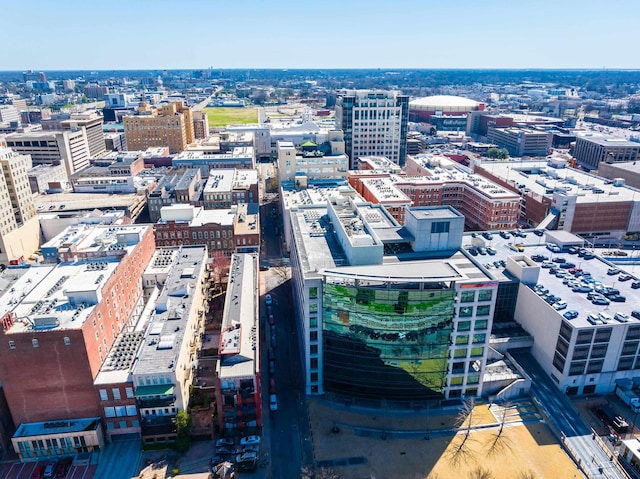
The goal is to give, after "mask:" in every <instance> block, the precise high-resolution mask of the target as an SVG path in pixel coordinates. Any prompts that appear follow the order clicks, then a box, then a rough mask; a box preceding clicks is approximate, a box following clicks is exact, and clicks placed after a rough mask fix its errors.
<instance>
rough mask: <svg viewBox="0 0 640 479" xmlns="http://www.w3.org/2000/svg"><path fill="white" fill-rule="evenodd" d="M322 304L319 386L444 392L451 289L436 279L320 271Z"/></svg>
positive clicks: (401, 395)
mask: <svg viewBox="0 0 640 479" xmlns="http://www.w3.org/2000/svg"><path fill="white" fill-rule="evenodd" d="M322 301H323V308H324V310H323V313H322V316H323V319H322V324H323V352H324V388H325V391H327V392H336V393H340V394H344V395H348V396H357V397H365V398H381V397H384V398H388V399H395V400H424V399H441V398H443V397H444V392H445V389H446V386H447V372H448V362H449V348H450V340H451V332H452V325H453V317H454V310H455V308H454V304H455V289H453V288H451V287H449V286H448V285H446V284H444V283H441V284H438V283H406V284H398V283H390V282H384V281H371V280H366V281H353V282H352V284H348V283H346V282H345V280H344V279H341V278H335V277H332V276H326V277H325V282H324V287H323V298H322Z"/></svg>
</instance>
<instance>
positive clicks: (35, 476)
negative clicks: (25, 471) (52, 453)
mask: <svg viewBox="0 0 640 479" xmlns="http://www.w3.org/2000/svg"><path fill="white" fill-rule="evenodd" d="M42 476H44V466H38V467H36V468H35V469H34V470H33V472H32V473H31V479H42Z"/></svg>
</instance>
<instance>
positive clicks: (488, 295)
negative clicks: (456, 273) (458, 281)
mask: <svg viewBox="0 0 640 479" xmlns="http://www.w3.org/2000/svg"><path fill="white" fill-rule="evenodd" d="M432 229H433V228H432ZM492 299H493V290H492V289H481V290H480V291H478V301H491V300H492ZM475 300H476V292H475V291H460V302H461V303H473V302H475Z"/></svg>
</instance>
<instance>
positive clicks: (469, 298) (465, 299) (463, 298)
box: [460, 291, 476, 303]
mask: <svg viewBox="0 0 640 479" xmlns="http://www.w3.org/2000/svg"><path fill="white" fill-rule="evenodd" d="M475 300H476V293H475V291H463V292H461V293H460V302H461V303H473V302H474V301H475Z"/></svg>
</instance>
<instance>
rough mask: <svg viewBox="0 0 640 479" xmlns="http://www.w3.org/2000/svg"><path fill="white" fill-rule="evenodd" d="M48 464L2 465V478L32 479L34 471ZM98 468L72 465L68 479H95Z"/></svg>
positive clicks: (0, 468) (88, 465)
mask: <svg viewBox="0 0 640 479" xmlns="http://www.w3.org/2000/svg"><path fill="white" fill-rule="evenodd" d="M46 464H47V462H42V461H41V462H25V463H12V464H2V465H0V477H2V479H31V477H32V474H33V473H34V471H35V470H36V469H38V468H40V467H43V468H44V467H45V466H46ZM97 468H98V466H96V465H90V464H85V465H71V467H70V468H69V470H68V471H67V475H66V476H64V477H65V478H66V479H93V478H94V476H95V473H96V470H97Z"/></svg>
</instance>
